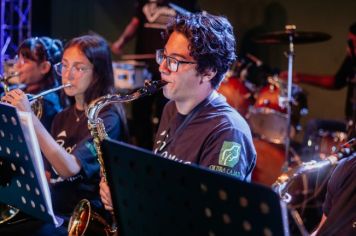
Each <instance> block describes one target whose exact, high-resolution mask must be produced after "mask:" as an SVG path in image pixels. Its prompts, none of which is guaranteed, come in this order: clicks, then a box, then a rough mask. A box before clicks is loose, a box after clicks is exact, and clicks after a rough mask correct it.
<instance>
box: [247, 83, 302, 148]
mask: <svg viewBox="0 0 356 236" xmlns="http://www.w3.org/2000/svg"><path fill="white" fill-rule="evenodd" d="M286 89H287V88H286V84H285V83H284V82H283V81H280V80H277V81H273V82H270V83H269V84H268V85H266V86H264V87H262V89H260V91H259V92H258V95H257V98H256V102H255V104H254V106H253V107H251V108H250V110H249V113H248V115H247V119H248V122H249V124H250V127H251V130H252V132H253V133H254V134H255V135H257V136H259V137H260V138H261V139H264V140H267V141H269V142H271V143H275V144H283V143H285V139H286V134H287V128H288V127H287V124H288V115H287V109H286V106H285V102H286V100H287V96H286ZM292 100H293V101H292V114H291V129H290V131H291V132H290V137H293V136H294V135H295V133H296V131H297V130H298V129H299V126H300V125H299V120H300V117H301V115H305V114H307V100H306V95H305V94H304V93H303V91H302V89H301V88H300V87H299V86H297V85H293V86H292Z"/></svg>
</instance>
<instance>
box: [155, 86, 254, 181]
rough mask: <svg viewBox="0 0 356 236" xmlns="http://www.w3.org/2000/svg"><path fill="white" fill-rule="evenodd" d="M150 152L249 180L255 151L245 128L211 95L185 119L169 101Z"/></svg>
mask: <svg viewBox="0 0 356 236" xmlns="http://www.w3.org/2000/svg"><path fill="white" fill-rule="evenodd" d="M153 151H154V152H155V153H156V154H159V155H161V156H162V157H164V158H167V159H171V160H175V161H178V162H181V163H186V164H196V165H199V166H202V167H206V168H209V169H211V170H215V171H218V172H222V173H226V174H229V175H233V176H235V177H237V178H239V179H241V180H247V181H250V180H251V172H252V169H253V168H254V166H255V163H256V151H255V147H254V145H253V142H252V136H251V131H250V128H249V126H248V125H247V123H246V121H245V120H244V118H242V116H241V115H240V114H239V113H238V112H237V111H236V110H234V109H233V108H231V107H230V106H229V105H228V104H227V103H226V100H225V98H224V97H223V96H221V95H220V94H218V93H216V92H214V93H212V94H211V95H210V96H209V97H208V98H206V99H205V100H204V101H202V102H201V103H200V104H199V105H198V106H197V107H196V108H194V109H193V111H191V113H190V114H188V115H187V116H183V115H181V114H179V113H178V111H177V109H176V106H175V103H174V102H172V101H170V102H168V103H167V105H166V106H165V108H164V111H163V115H162V118H161V123H160V126H159V129H158V132H157V135H156V139H155V143H154V148H153Z"/></svg>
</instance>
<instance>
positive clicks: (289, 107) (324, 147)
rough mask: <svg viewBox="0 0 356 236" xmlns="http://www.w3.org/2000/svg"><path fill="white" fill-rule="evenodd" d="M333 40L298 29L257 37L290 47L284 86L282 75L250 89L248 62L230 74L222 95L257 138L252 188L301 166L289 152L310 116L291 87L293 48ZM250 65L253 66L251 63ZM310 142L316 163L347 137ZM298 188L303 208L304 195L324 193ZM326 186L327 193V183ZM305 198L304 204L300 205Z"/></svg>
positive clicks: (318, 137) (301, 183)
mask: <svg viewBox="0 0 356 236" xmlns="http://www.w3.org/2000/svg"><path fill="white" fill-rule="evenodd" d="M330 38H331V36H330V35H328V34H326V33H321V32H304V31H296V27H295V26H294V25H287V26H286V28H285V31H278V32H271V33H266V34H262V35H258V36H256V37H255V38H254V41H255V42H256V43H260V44H285V45H288V51H287V53H286V55H287V57H288V79H287V80H283V79H282V78H279V77H278V75H273V74H272V75H268V73H267V75H266V77H265V78H264V81H263V83H260V84H257V85H256V84H253V85H251V84H250V83H251V79H246V78H247V76H246V74H249V72H250V71H249V70H250V69H251V68H252V67H251V66H249V65H247V66H246V64H248V63H246V62H244V60H245V61H246V58H244V59H240V60H239V61H238V62H237V63H236V65H237V66H236V65H235V68H233V70H234V71H233V72H229V73H228V76H226V78H225V80H224V81H223V83H222V84H221V87H220V89H219V92H220V93H221V94H223V95H224V96H225V97H226V99H227V102H228V103H229V104H230V105H231V106H233V107H234V108H236V109H237V110H238V111H239V112H240V114H241V115H242V116H244V117H245V118H246V120H247V122H248V123H249V125H250V128H251V131H252V133H253V141H254V144H255V148H256V152H257V163H256V167H255V170H254V172H253V175H252V181H253V182H257V183H260V184H263V185H267V186H271V185H272V184H273V183H275V181H276V180H277V179H278V177H279V176H280V175H281V174H282V173H283V172H286V171H287V170H288V169H289V170H290V169H292V168H295V167H297V166H300V165H301V164H302V157H301V156H300V154H298V152H297V151H296V149H295V148H294V147H291V139H292V138H293V137H294V136H295V134H296V133H297V131H299V130H301V125H300V123H299V121H300V118H301V116H304V115H306V114H307V113H308V107H307V97H306V94H305V93H304V92H303V90H302V89H301V87H300V86H298V85H296V84H293V83H292V74H293V59H294V44H307V43H317V42H323V41H326V40H329V39H330ZM247 61H250V64H251V60H247ZM252 64H254V69H255V71H253V72H252V73H254V74H256V69H257V70H258V69H262V67H261V66H259V65H258V64H257V63H256V60H255V62H254V63H252ZM234 72H235V73H234ZM257 74H263V73H257ZM265 74H266V73H265ZM231 75H232V76H231ZM312 141H313V143H312V144H311V143H309V144H310V145H313V146H314V147H315V150H316V151H317V152H318V154H320V155H318V157H317V158H321V157H322V156H323V155H324V156H327V155H330V154H331V153H332V152H333V151H335V150H334V149H335V147H336V146H337V145H338V144H341V143H342V142H345V141H346V136H345V135H344V133H342V132H327V131H325V132H324V133H322V134H321V133H320V134H319V133H318V134H315V135H313V140H312ZM317 158H315V159H317ZM319 160H321V159H319ZM324 172H325V171H324ZM324 172H323V173H321V175H323V178H324V180H325V179H327V178H328V176H327V174H329V173H324ZM318 177H320V176H318ZM319 181H320V180H319ZM297 182H298V183H297V184H295V185H294V187H293V188H294V189H293V192H294V193H295V194H296V195H298V194H299V196H298V197H296V198H295V199H294V201H293V202H292V203H293V204H299V205H300V204H301V202H306V201H304V200H305V196H304V197H300V195H305V194H308V193H309V192H310V191H313V194H314V192H317V191H316V190H315V188H316V187H319V188H318V190H320V188H321V186H316V185H317V183H312V184H310V180H309V179H305V178H304V179H303V178H299V179H298V181H297ZM322 182H323V184H324V187H325V186H326V182H327V181H322ZM306 185H308V186H306ZM308 188H309V189H308ZM311 188H314V189H312V190H311ZM318 192H321V191H318ZM313 196H315V194H314V195H313ZM308 197H310V195H309V196H308ZM301 198H303V199H302V200H300V199H301ZM299 200H300V201H299ZM309 200H310V198H309ZM298 201H299V202H298ZM314 203H315V202H314ZM319 207H320V206H319ZM313 226H315V225H313Z"/></svg>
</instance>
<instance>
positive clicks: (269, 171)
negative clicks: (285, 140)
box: [252, 138, 285, 186]
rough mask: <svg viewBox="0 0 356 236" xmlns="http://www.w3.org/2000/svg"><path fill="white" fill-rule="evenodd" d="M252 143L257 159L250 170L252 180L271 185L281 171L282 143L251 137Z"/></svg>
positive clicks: (282, 162)
mask: <svg viewBox="0 0 356 236" xmlns="http://www.w3.org/2000/svg"><path fill="white" fill-rule="evenodd" d="M253 143H254V145H255V148H256V153H257V161H256V166H255V169H254V170H253V172H252V181H253V182H256V183H259V184H263V185H266V186H271V185H272V184H273V183H274V182H275V181H276V180H277V178H278V176H280V175H281V173H282V166H283V164H284V160H285V151H284V150H285V148H284V146H283V145H279V144H275V143H270V142H267V141H266V140H263V139H259V138H253Z"/></svg>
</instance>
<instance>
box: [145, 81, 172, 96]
mask: <svg viewBox="0 0 356 236" xmlns="http://www.w3.org/2000/svg"><path fill="white" fill-rule="evenodd" d="M167 83H168V82H166V81H164V80H155V81H145V90H146V93H147V95H151V94H153V93H155V92H156V91H157V90H159V89H161V88H162V87H163V86H165V85H166V84H167Z"/></svg>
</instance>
